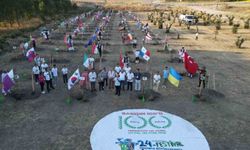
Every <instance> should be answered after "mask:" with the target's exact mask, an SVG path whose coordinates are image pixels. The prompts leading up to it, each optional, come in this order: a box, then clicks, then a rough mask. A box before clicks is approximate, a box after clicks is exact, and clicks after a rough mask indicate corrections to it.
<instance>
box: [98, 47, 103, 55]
mask: <svg viewBox="0 0 250 150" xmlns="http://www.w3.org/2000/svg"><path fill="white" fill-rule="evenodd" d="M98 52H99V56H100V57H102V49H99V48H98Z"/></svg>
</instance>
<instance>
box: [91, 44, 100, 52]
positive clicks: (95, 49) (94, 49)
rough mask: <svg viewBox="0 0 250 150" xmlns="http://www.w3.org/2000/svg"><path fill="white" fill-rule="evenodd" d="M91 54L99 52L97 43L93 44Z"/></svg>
mask: <svg viewBox="0 0 250 150" xmlns="http://www.w3.org/2000/svg"><path fill="white" fill-rule="evenodd" d="M91 54H98V49H97V45H96V44H95V43H94V44H92V48H91Z"/></svg>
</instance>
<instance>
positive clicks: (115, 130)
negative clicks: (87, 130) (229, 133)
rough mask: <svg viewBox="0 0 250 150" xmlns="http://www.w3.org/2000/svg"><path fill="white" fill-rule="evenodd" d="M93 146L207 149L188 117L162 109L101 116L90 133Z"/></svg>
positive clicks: (99, 149)
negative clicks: (186, 118)
mask: <svg viewBox="0 0 250 150" xmlns="http://www.w3.org/2000/svg"><path fill="white" fill-rule="evenodd" d="M90 142H91V147H92V150H209V145H208V142H207V140H206V138H205V137H204V136H203V134H202V133H201V132H200V131H199V130H198V129H197V128H196V127H195V126H193V125H192V124H191V123H189V122H188V121H186V120H184V119H182V118H180V117H178V116H175V115H172V114H169V113H165V112H162V111H157V110H148V109H130V110H122V111H118V112H113V113H111V114H109V115H107V116H105V117H104V118H102V119H101V120H100V121H98V123H97V124H96V125H95V127H94V128H93V130H92V133H91V136H90Z"/></svg>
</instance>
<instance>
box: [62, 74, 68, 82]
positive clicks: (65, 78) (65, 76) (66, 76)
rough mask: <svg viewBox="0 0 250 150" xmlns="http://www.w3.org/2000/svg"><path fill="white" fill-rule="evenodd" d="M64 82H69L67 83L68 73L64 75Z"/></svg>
mask: <svg viewBox="0 0 250 150" xmlns="http://www.w3.org/2000/svg"><path fill="white" fill-rule="evenodd" d="M63 83H64V84H67V83H68V75H67V74H64V75H63Z"/></svg>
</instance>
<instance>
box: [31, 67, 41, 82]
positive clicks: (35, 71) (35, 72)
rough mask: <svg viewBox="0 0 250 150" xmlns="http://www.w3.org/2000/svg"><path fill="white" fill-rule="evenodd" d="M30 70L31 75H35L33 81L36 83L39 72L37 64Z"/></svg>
mask: <svg viewBox="0 0 250 150" xmlns="http://www.w3.org/2000/svg"><path fill="white" fill-rule="evenodd" d="M32 72H33V75H34V77H35V82H36V84H38V76H39V74H40V70H39V67H38V66H37V64H35V66H34V67H33V68H32Z"/></svg>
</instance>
